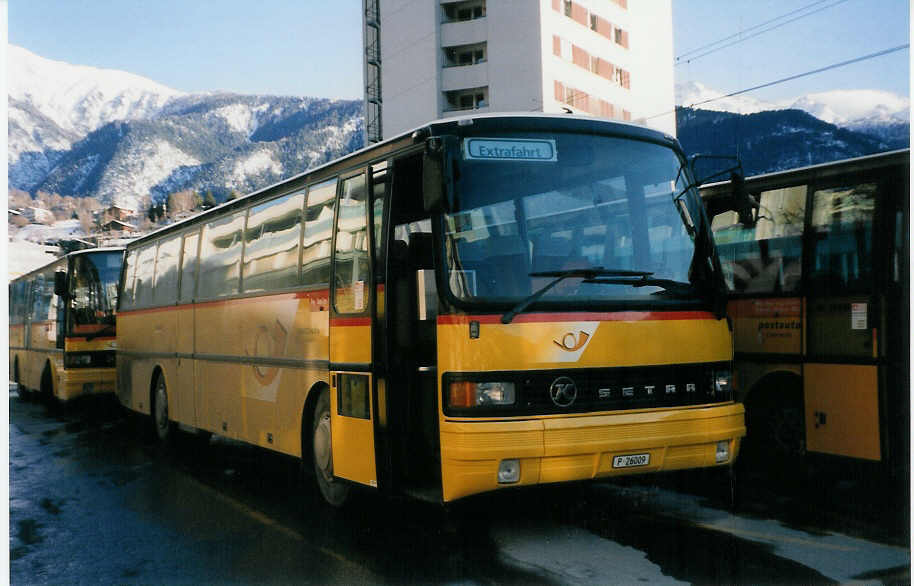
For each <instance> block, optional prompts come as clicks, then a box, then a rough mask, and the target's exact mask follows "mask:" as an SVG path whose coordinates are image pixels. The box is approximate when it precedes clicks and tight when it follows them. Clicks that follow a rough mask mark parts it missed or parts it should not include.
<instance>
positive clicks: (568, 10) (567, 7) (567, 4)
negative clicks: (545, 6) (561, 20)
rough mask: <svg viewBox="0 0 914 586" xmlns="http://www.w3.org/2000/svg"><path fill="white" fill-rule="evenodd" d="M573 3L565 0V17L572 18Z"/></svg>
mask: <svg viewBox="0 0 914 586" xmlns="http://www.w3.org/2000/svg"><path fill="white" fill-rule="evenodd" d="M572 4H573V2H572V1H571V0H565V16H568V17H570V16H571V5H572Z"/></svg>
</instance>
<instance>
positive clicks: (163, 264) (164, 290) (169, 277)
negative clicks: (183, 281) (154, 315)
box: [152, 236, 181, 305]
mask: <svg viewBox="0 0 914 586" xmlns="http://www.w3.org/2000/svg"><path fill="white" fill-rule="evenodd" d="M180 246H181V237H180V236H172V237H170V238H169V239H168V240H163V241H162V242H161V243H159V252H158V254H157V255H156V271H155V286H154V289H153V298H152V301H153V303H154V304H155V305H174V303H175V299H176V297H177V294H178V292H177V287H178V251H179V248H180Z"/></svg>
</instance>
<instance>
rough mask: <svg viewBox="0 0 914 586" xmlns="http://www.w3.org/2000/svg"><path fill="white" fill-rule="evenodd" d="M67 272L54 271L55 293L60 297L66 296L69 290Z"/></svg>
mask: <svg viewBox="0 0 914 586" xmlns="http://www.w3.org/2000/svg"><path fill="white" fill-rule="evenodd" d="M67 284H68V283H67V273H63V272H58V273H54V295H57V296H58V297H66V296H67V293H68V292H69V287H67Z"/></svg>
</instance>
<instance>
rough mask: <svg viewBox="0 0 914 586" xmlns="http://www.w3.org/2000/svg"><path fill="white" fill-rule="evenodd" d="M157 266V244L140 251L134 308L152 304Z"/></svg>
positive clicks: (137, 263)
mask: <svg viewBox="0 0 914 586" xmlns="http://www.w3.org/2000/svg"><path fill="white" fill-rule="evenodd" d="M155 265H156V245H155V243H153V244H151V245H149V246H147V247H146V248H143V249H142V250H140V253H139V255H138V257H137V261H136V282H135V284H134V288H133V291H134V302H133V305H134V307H144V306H146V305H149V304H150V303H152V277H153V273H154V272H155Z"/></svg>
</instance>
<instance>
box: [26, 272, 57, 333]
mask: <svg viewBox="0 0 914 586" xmlns="http://www.w3.org/2000/svg"><path fill="white" fill-rule="evenodd" d="M49 280H50V289H49V288H48V281H49ZM32 287H33V291H34V293H33V295H32V312H31V313H32V320H33V321H35V322H43V321H49V320H52V319H54V316H53V315H49V311H50V308H51V295H52V294H53V292H54V273H50V276H48V275H45V274H38V275H37V276H36V277H35V281H34V282H33V285H32Z"/></svg>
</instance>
